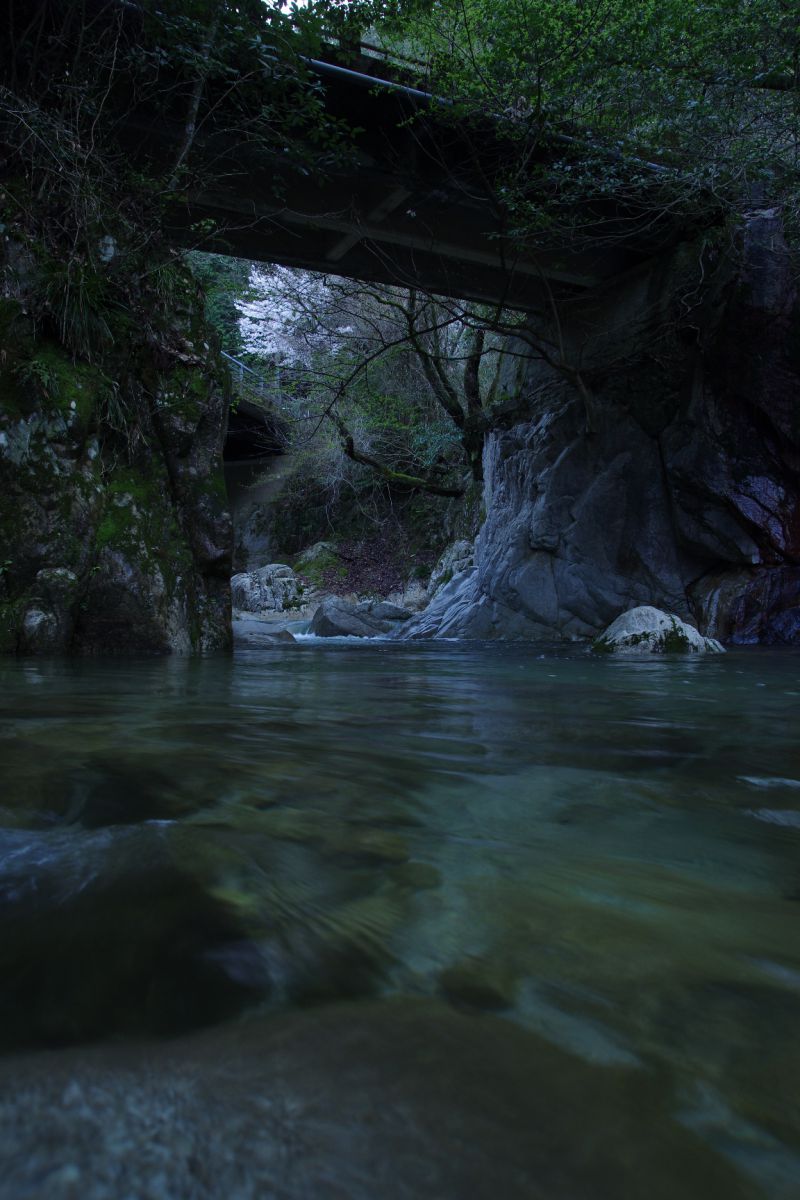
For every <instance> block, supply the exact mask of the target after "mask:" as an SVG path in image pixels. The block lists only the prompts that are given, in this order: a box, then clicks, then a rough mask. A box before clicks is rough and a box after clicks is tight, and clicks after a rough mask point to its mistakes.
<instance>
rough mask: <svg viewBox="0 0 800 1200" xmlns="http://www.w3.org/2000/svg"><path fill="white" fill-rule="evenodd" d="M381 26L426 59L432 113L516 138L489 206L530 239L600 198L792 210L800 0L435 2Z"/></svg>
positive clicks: (799, 100)
mask: <svg viewBox="0 0 800 1200" xmlns="http://www.w3.org/2000/svg"><path fill="white" fill-rule="evenodd" d="M377 33H378V34H379V35H380V36H382V38H383V40H384V41H385V43H386V44H387V45H389V46H392V45H399V46H401V47H402V48H403V50H404V51H405V52H406V53H408V54H410V55H411V56H412V57H414V58H416V59H419V60H421V61H422V63H424V66H423V67H422V68H421V69H420V80H424V83H425V86H428V87H430V88H431V89H432V90H433V91H434V93H435V94H436V96H437V97H439V98H440V99H442V100H444V101H446V103H445V104H442V105H441V111H442V113H443V114H446V113H447V112H450V113H451V114H452V117H453V119H454V120H457V121H459V122H460V123H462V124H463V123H464V122H469V121H470V120H476V121H477V120H478V119H479V118H480V117H481V115H482V114H485V113H487V112H489V113H491V114H492V118H493V120H494V121H495V123H496V124H497V125H499V127H500V128H501V129H502V131H503V133H504V135H505V137H506V138H507V139H508V142H509V144H510V145H512V146H514V147H515V153H514V154H513V155H510V156H508V157H507V159H506V161H505V163H504V165H503V167H502V170H501V171H500V175H499V177H498V179H497V186H496V195H497V200H498V204H499V205H500V206H502V207H503V208H504V209H505V211H506V212H507V214H508V217H509V221H510V224H511V227H512V228H513V229H514V231H515V232H516V234H517V236H519V237H521V238H526V239H529V240H530V241H531V242H532V243H535V241H536V239H537V238H540V237H545V238H552V237H553V235H554V233H558V232H559V231H560V229H561V228H563V227H564V226H565V225H569V224H570V214H571V213H574V211H575V203H574V202H575V201H576V200H581V199H583V200H586V199H587V198H588V199H592V198H595V199H596V198H598V197H602V196H611V197H620V196H625V195H627V196H629V197H631V198H632V199H636V200H637V201H638V202H639V203H640V204H641V206H642V208H643V209H645V210H649V211H651V212H656V211H658V210H659V209H660V208H663V207H664V206H676V205H682V206H683V207H684V209H687V210H690V211H696V210H697V206H698V205H700V206H701V207H702V208H703V209H704V210H706V211H710V210H713V209H714V208H715V207H719V206H721V207H722V208H723V209H724V210H732V211H737V210H738V209H739V208H740V206H741V205H743V204H744V205H747V204H750V203H752V201H753V199H754V198H759V197H760V196H762V195H766V196H767V197H768V198H769V199H770V201H771V202H773V203H780V204H781V205H782V206H783V207H784V212H785V217H786V220H787V222H788V223H789V224H790V225H794V226H795V227H796V226H797V225H798V222H800V188H799V187H798V178H799V175H798V172H799V170H800V22H799V21H798V13H797V5H796V0H759V3H757V4H751V3H743V2H742V0H708V2H707V3H703V4H698V3H696V2H695V0H637V2H636V3H631V0H591V2H588V0H587V2H582V0H500V2H497V0H438V2H437V3H436V4H433V5H430V6H428V7H426V8H425V9H424V10H418V11H417V13H416V15H415V17H414V19H413V21H412V20H408V19H400V20H395V21H394V22H384V24H383V25H382V26H379V28H378V30H377ZM544 146H548V147H550V153H549V155H548V156H547V157H546V159H545V160H544V161H542V157H541V151H542V148H543V147H544ZM559 146H560V148H561V149H560V152H559V150H558V147H559ZM570 232H571V234H572V235H573V236H580V227H579V225H578V224H576V223H574V222H573V223H572V224H571V228H570Z"/></svg>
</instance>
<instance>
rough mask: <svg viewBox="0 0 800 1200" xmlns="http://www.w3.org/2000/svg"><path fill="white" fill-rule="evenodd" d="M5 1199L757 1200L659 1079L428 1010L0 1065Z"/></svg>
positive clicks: (411, 1008) (291, 1021)
mask: <svg viewBox="0 0 800 1200" xmlns="http://www.w3.org/2000/svg"><path fill="white" fill-rule="evenodd" d="M0 1156H1V1157H2V1161H3V1173H2V1178H0V1198H1V1200H19V1198H20V1197H22V1196H34V1195H35V1196H39V1195H45V1194H46V1195H47V1197H48V1200H77V1198H78V1197H80V1200H119V1197H120V1196H123V1195H124V1196H136V1197H139V1198H141V1200H168V1198H173V1197H179V1196H181V1197H183V1196H185V1197H191V1198H192V1200H217V1198H218V1197H220V1196H226V1197H228V1198H229V1200H257V1198H258V1197H265V1196H280V1197H281V1200H307V1198H309V1197H313V1198H314V1200H343V1198H345V1197H346V1198H347V1200H376V1197H380V1198H381V1200H420V1198H421V1197H424V1196H431V1197H436V1198H437V1200H466V1198H469V1200H494V1198H495V1197H502V1198H503V1200H562V1198H564V1200H566V1198H567V1197H569V1200H599V1198H600V1197H603V1198H605V1197H609V1198H610V1197H613V1198H614V1200H642V1197H645V1196H646V1197H648V1200H676V1198H678V1197H680V1200H709V1198H710V1197H712V1196H713V1197H718V1196H724V1197H725V1198H726V1200H752V1198H753V1197H755V1196H757V1195H759V1192H758V1191H757V1190H756V1189H755V1188H751V1187H750V1186H749V1184H748V1183H747V1182H745V1181H743V1179H742V1177H741V1176H740V1175H739V1174H738V1172H737V1171H736V1169H735V1168H734V1167H733V1166H731V1165H729V1164H728V1163H727V1162H726V1161H725V1160H724V1159H722V1158H721V1157H720V1156H719V1155H718V1154H717V1153H715V1151H714V1150H713V1149H711V1147H710V1146H709V1145H707V1144H706V1143H704V1142H703V1141H702V1140H701V1139H700V1137H699V1136H697V1135H695V1134H693V1133H691V1132H689V1131H688V1130H686V1129H685V1128H682V1127H681V1125H680V1124H679V1123H678V1121H677V1120H676V1118H675V1116H674V1114H673V1112H672V1110H671V1105H670V1097H669V1094H668V1093H666V1094H665V1088H664V1087H663V1086H662V1087H657V1086H655V1084H654V1081H653V1080H652V1079H651V1078H649V1077H648V1076H647V1075H645V1073H641V1074H638V1073H636V1072H632V1071H624V1070H618V1069H617V1070H612V1069H608V1068H598V1067H593V1066H588V1065H587V1064H585V1063H582V1062H581V1061H580V1060H578V1059H576V1058H573V1057H572V1056H571V1055H569V1054H567V1053H565V1052H564V1051H561V1050H558V1049H556V1048H554V1047H553V1046H551V1045H548V1044H547V1043H546V1042H544V1041H543V1040H541V1039H540V1038H538V1037H536V1036H534V1035H532V1034H529V1033H525V1032H523V1031H521V1030H520V1029H518V1028H515V1027H514V1025H512V1024H511V1023H510V1022H508V1021H503V1020H500V1019H498V1018H495V1017H492V1016H489V1015H481V1016H473V1015H469V1014H466V1013H459V1012H456V1011H454V1010H453V1009H452V1008H450V1007H449V1006H447V1005H444V1004H440V1003H435V1002H427V1001H393V1002H377V1003H376V1002H371V1003H361V1004H340V1005H329V1006H326V1007H316V1008H313V1009H306V1010H305V1011H301V1012H296V1013H292V1014H287V1015H284V1016H281V1017H277V1018H273V1019H271V1020H263V1019H254V1020H251V1021H247V1022H244V1023H239V1024H237V1025H234V1026H232V1027H231V1026H229V1027H227V1028H220V1029H216V1030H212V1031H209V1032H206V1033H203V1034H196V1035H194V1036H191V1037H185V1038H182V1039H180V1040H172V1041H170V1042H166V1043H164V1042H137V1043H136V1045H135V1046H128V1047H126V1046H124V1045H109V1046H102V1047H96V1048H89V1049H86V1048H85V1047H83V1048H81V1049H80V1051H69V1050H67V1051H56V1052H47V1053H41V1052H40V1053H39V1054H37V1055H35V1056H34V1055H30V1056H20V1055H17V1056H15V1057H14V1058H13V1059H10V1060H8V1059H7V1060H6V1061H5V1062H4V1063H2V1062H0Z"/></svg>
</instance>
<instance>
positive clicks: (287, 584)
mask: <svg viewBox="0 0 800 1200" xmlns="http://www.w3.org/2000/svg"><path fill="white" fill-rule="evenodd" d="M304 591H305V588H304V586H303V584H302V583H301V582H300V580H299V579H298V578H297V576H296V575H295V573H294V571H293V570H292V568H291V567H288V566H286V564H285V563H270V564H269V565H268V566H266V567H259V568H258V570H257V571H247V572H243V573H242V574H240V575H234V576H233V578H232V579H231V600H232V602H233V607H234V608H238V609H241V611H242V612H255V613H257V612H287V611H289V610H291V609H297V608H299V607H300V606H301V605H302V603H303V593H304Z"/></svg>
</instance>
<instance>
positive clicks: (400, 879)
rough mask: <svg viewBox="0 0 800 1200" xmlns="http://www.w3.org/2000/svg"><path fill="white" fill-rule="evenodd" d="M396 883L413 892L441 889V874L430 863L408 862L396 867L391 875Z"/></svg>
mask: <svg viewBox="0 0 800 1200" xmlns="http://www.w3.org/2000/svg"><path fill="white" fill-rule="evenodd" d="M391 877H392V879H393V880H394V881H395V883H398V884H400V886H401V887H407V888H410V889H411V890H412V891H419V892H422V891H427V890H428V889H430V888H438V887H441V883H442V876H441V872H440V871H438V870H437V868H436V867H433V866H431V865H430V863H423V862H406V863H402V864H401V865H400V866H397V867H395V868H394V869H393V870H392V873H391Z"/></svg>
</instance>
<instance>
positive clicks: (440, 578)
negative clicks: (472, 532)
mask: <svg viewBox="0 0 800 1200" xmlns="http://www.w3.org/2000/svg"><path fill="white" fill-rule="evenodd" d="M474 561H475V547H474V546H473V544H472V542H468V541H465V540H461V541H458V542H453V543H452V545H450V546H448V547H447V549H446V550H445V551H444V553H443V554H442V555H441V557H440V558H439V561H438V562H437V563H436V566H435V567H434V568H433V570H432V571H431V577H430V580H429V581H428V597H429V598H432V597H433V596H435V595H436V593H437V592H438V591H439V589H440V588H442V587H444V586H445V585H446V584H448V583H449V582H450V580H451V579H452V578H453V576H454V575H460V574H461V572H462V571H466V570H468V569H469V568H470V567H471V566H472V565H473V563H474Z"/></svg>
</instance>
